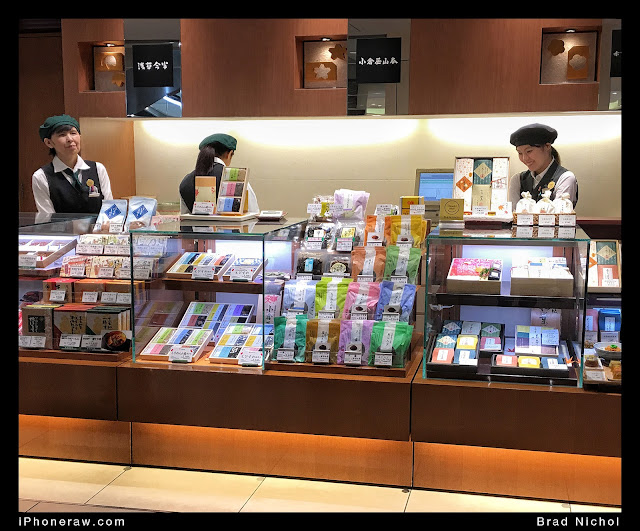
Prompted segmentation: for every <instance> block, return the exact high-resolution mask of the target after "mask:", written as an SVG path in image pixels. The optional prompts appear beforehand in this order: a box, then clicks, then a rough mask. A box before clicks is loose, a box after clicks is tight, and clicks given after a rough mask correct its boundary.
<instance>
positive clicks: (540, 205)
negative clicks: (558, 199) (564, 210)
mask: <svg viewBox="0 0 640 531" xmlns="http://www.w3.org/2000/svg"><path fill="white" fill-rule="evenodd" d="M555 211H556V207H555V206H554V205H553V202H552V201H551V190H546V191H545V192H542V199H540V201H538V202H537V203H536V210H535V212H538V213H540V214H554V213H555Z"/></svg>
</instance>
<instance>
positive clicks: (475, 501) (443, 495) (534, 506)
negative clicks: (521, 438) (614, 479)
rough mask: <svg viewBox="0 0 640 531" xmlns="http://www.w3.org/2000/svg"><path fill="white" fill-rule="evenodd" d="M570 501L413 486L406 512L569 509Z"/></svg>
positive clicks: (557, 510)
mask: <svg viewBox="0 0 640 531" xmlns="http://www.w3.org/2000/svg"><path fill="white" fill-rule="evenodd" d="M569 511H570V507H569V504H567V503H561V502H552V501H539V500H525V499H521V498H507V497H499V496H484V495H478V494H462V493H455V492H439V491H432V490H420V489H417V490H416V489H413V490H412V491H411V495H410V496H409V503H408V504H407V510H406V512H408V513H409V512H497V513H504V512H535V513H564V512H569Z"/></svg>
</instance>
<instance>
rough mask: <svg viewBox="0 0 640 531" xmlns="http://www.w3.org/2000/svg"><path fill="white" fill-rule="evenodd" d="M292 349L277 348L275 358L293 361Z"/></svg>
mask: <svg viewBox="0 0 640 531" xmlns="http://www.w3.org/2000/svg"><path fill="white" fill-rule="evenodd" d="M293 358H294V350H293V349H292V348H279V349H278V352H276V360H278V361H293Z"/></svg>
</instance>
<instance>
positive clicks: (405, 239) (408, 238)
mask: <svg viewBox="0 0 640 531" xmlns="http://www.w3.org/2000/svg"><path fill="white" fill-rule="evenodd" d="M396 245H397V246H398V247H401V246H403V245H406V246H408V247H413V236H412V235H411V234H400V235H399V236H398V239H397V240H396Z"/></svg>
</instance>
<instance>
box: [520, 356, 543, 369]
mask: <svg viewBox="0 0 640 531" xmlns="http://www.w3.org/2000/svg"><path fill="white" fill-rule="evenodd" d="M518 367H522V368H525V369H539V368H540V358H539V357H538V356H518Z"/></svg>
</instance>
